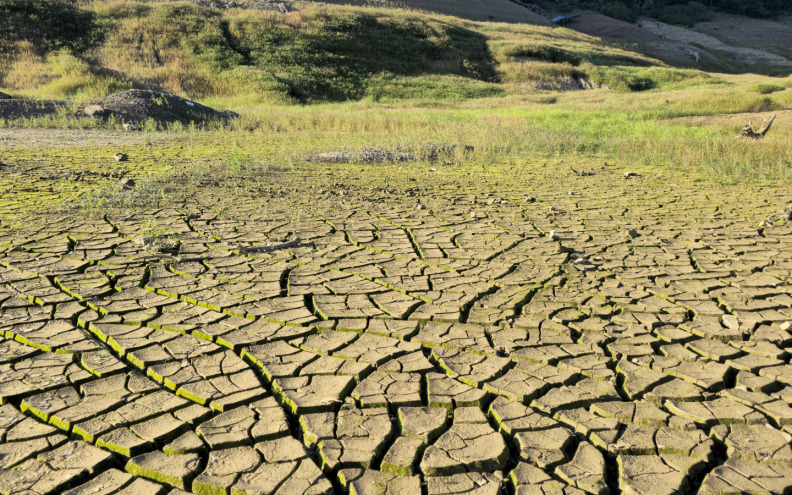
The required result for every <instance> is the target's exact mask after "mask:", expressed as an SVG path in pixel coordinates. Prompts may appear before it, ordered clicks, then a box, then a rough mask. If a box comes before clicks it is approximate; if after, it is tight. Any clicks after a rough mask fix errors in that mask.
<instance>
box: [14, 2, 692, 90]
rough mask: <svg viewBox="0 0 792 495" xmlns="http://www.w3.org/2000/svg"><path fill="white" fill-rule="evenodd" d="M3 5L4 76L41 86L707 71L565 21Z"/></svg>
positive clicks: (657, 77)
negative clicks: (679, 66)
mask: <svg viewBox="0 0 792 495" xmlns="http://www.w3.org/2000/svg"><path fill="white" fill-rule="evenodd" d="M0 14H5V15H0V33H3V36H0V88H2V89H3V90H5V91H7V92H11V93H13V94H19V95H22V96H31V97H38V98H57V97H63V96H76V97H78V98H90V97H95V96H102V95H105V94H107V93H110V92H113V91H117V90H120V89H127V88H131V87H137V88H146V89H161V90H166V91H170V92H174V93H179V94H186V95H189V96H190V97H192V98H206V97H221V96H222V97H237V98H240V99H244V100H246V101H258V102H262V101H289V100H294V101H299V102H316V101H341V100H349V99H361V98H371V99H375V100H394V99H396V100H398V99H402V98H405V97H414V96H415V95H416V94H424V95H426V96H427V97H429V98H432V99H448V98H451V99H464V98H471V97H473V98H476V97H489V96H495V95H502V94H506V93H508V92H514V91H518V90H519V88H523V89H525V88H528V89H531V88H533V87H536V86H539V87H542V88H545V89H553V88H556V87H561V86H563V85H564V84H568V83H569V79H570V78H573V77H577V78H581V77H588V78H590V79H591V80H592V81H593V82H595V83H599V84H604V85H607V86H609V87H611V88H614V89H617V90H624V91H630V90H645V89H650V88H655V87H662V86H664V85H665V84H667V83H669V82H678V81H679V80H680V79H682V80H689V81H690V82H706V79H707V77H706V76H703V75H701V74H699V73H696V72H690V71H689V72H685V71H675V70H672V69H668V68H662V69H657V68H658V67H661V66H662V64H661V63H660V62H658V61H656V60H653V59H650V58H647V57H645V56H642V55H640V54H638V53H635V52H631V51H628V50H625V49H623V48H621V47H617V46H612V45H608V44H605V43H603V42H601V41H600V40H599V39H597V38H593V37H590V36H587V35H584V34H581V33H577V32H574V31H571V30H567V29H554V28H550V27H542V26H531V25H517V24H497V23H478V22H472V21H465V20H462V19H458V18H453V17H446V16H439V15H424V14H417V13H410V12H407V11H401V10H396V9H371V8H367V9H363V8H354V7H344V6H329V5H318V4H304V5H301V6H300V7H299V8H298V10H296V11H294V12H291V13H289V14H281V13H275V12H261V11H254V10H241V9H232V10H230V11H223V12H218V11H215V10H211V9H208V8H202V7H197V6H195V5H193V4H189V3H186V2H185V3H178V2H177V3H171V2H168V3H143V2H137V1H121V0H113V1H96V2H91V3H86V4H84V5H83V7H81V8H78V7H74V6H73V5H72V4H71V3H61V2H59V1H57V0H33V1H29V0H0ZM39 40H43V42H40V41H39ZM650 67H651V68H654V69H653V70H647V68H650Z"/></svg>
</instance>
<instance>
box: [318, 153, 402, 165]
mask: <svg viewBox="0 0 792 495" xmlns="http://www.w3.org/2000/svg"><path fill="white" fill-rule="evenodd" d="M415 159H416V157H415V155H413V154H411V153H398V152H393V151H385V150H363V151H338V152H328V153H316V154H314V155H310V156H309V157H308V158H307V161H309V162H320V163H365V164H383V163H403V162H408V161H412V160H415Z"/></svg>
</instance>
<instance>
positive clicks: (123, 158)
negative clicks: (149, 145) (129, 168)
mask: <svg viewBox="0 0 792 495" xmlns="http://www.w3.org/2000/svg"><path fill="white" fill-rule="evenodd" d="M127 158H128V157H127V155H126V153H116V154H115V155H113V159H115V161H117V162H125V161H127Z"/></svg>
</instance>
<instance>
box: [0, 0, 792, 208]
mask: <svg viewBox="0 0 792 495" xmlns="http://www.w3.org/2000/svg"><path fill="white" fill-rule="evenodd" d="M8 1H9V0H0V5H2V2H8ZM85 9H88V10H87V12H89V14H90V19H91V22H92V23H93V24H96V25H98V26H100V27H101V30H102V36H92V37H91V38H90V39H91V45H90V46H88V47H83V48H82V49H81V50H76V49H72V48H69V47H67V46H64V45H53V47H52V49H50V50H49V51H48V52H46V53H39V52H36V51H32V50H28V49H26V48H25V46H26V45H25V42H24V41H20V42H17V43H16V44H15V45H14V46H15V48H14V50H11V51H9V52H7V53H6V55H3V57H5V58H4V59H3V60H4V64H5V65H4V67H7V68H8V70H6V71H3V72H2V73H1V74H0V77H2V79H1V80H0V90H5V91H7V92H11V93H12V94H17V95H28V96H31V97H39V98H42V97H63V96H68V95H71V96H73V97H74V98H76V103H75V105H74V107H73V108H70V109H68V110H64V111H63V112H62V113H60V114H59V115H56V116H54V117H47V118H39V119H26V120H19V121H12V122H6V123H3V122H0V126H3V125H5V126H7V127H65V128H83V129H93V128H99V127H106V128H111V129H113V128H114V129H118V130H121V127H120V126H121V123H120V122H117V121H114V120H110V121H109V122H107V123H100V122H98V121H93V120H85V119H78V118H76V117H74V115H73V114H74V110H75V109H76V108H79V105H80V104H81V102H84V101H85V100H86V99H87V98H89V97H94V96H102V95H105V94H107V93H110V92H112V91H116V90H118V89H123V88H127V87H144V88H155V89H156V88H159V89H162V90H165V91H170V92H174V93H177V94H181V95H184V96H187V97H190V98H193V99H199V100H200V101H201V102H202V103H205V104H208V105H210V106H213V107H216V108H228V109H231V110H235V111H237V112H239V113H240V114H242V116H243V117H242V118H240V119H238V120H237V121H235V122H232V123H230V124H228V125H226V126H221V125H220V124H215V125H210V126H205V127H203V128H202V129H200V130H199V129H197V128H194V127H184V126H181V125H175V126H170V127H169V128H168V129H167V132H169V133H173V134H175V135H185V134H186V135H189V136H190V140H191V141H193V140H194V141H195V142H196V143H201V146H203V145H206V146H208V147H209V148H208V149H209V150H210V151H207V155H208V156H211V157H213V158H214V159H216V160H219V161H220V162H222V163H224V164H225V165H224V167H225V168H224V169H223V170H224V171H223V172H222V173H229V174H231V176H236V177H243V176H249V177H250V176H255V175H257V174H263V173H267V171H268V170H274V169H277V168H278V167H281V166H287V167H288V166H290V164H293V163H297V162H300V161H302V160H304V158H305V157H306V156H307V155H308V154H310V153H312V152H321V151H340V150H359V149H365V148H383V149H391V150H396V149H397V148H398V146H399V145H400V144H404V143H408V144H409V143H412V144H416V143H440V144H460V145H471V146H474V147H475V150H476V151H475V152H473V153H466V154H464V156H462V155H458V156H453V157H452V158H450V159H449V161H450V162H453V163H457V164H460V165H471V166H473V167H479V166H481V167H488V166H490V165H492V166H494V165H495V164H502V163H509V162H512V161H514V160H518V159H522V158H523V157H526V156H530V157H536V158H537V159H563V158H565V157H569V158H574V159H581V160H593V161H595V162H596V161H600V160H602V161H609V162H611V163H613V162H618V163H623V164H624V166H625V168H633V167H644V168H645V169H655V170H658V171H659V170H663V171H681V172H683V173H685V174H687V175H689V176H693V177H697V178H699V179H705V180H711V181H720V182H740V181H746V180H783V181H788V180H790V178H792V177H791V176H792V174H791V173H790V170H792V153H790V144H789V143H792V131H791V130H790V126H788V125H784V124H783V117H781V118H780V119H779V121H778V122H777V124H776V126H774V128H773V129H772V131H771V133H770V134H769V135H768V136H767V138H765V139H764V140H762V141H761V142H758V143H757V142H748V141H744V140H739V139H735V136H737V134H738V133H739V130H740V127H741V126H742V125H743V124H744V123H745V122H747V120H750V119H748V118H744V119H743V118H740V119H738V120H735V121H730V120H725V119H723V118H720V117H717V116H718V115H721V114H723V115H729V114H738V113H742V112H768V111H782V110H783V109H784V108H789V107H792V79H791V78H786V79H782V78H768V77H763V76H756V75H744V76H732V75H722V74H707V73H704V72H701V71H693V70H682V69H675V68H671V67H667V66H665V65H663V64H662V63H660V62H658V61H656V60H653V59H650V58H647V57H645V56H643V55H641V54H639V53H636V52H632V51H629V50H627V49H625V48H623V47H620V46H615V45H609V44H607V43H603V42H602V41H600V40H598V39H596V38H593V37H590V36H587V35H585V34H582V33H578V32H575V31H571V30H568V29H563V28H557V29H554V28H546V27H540V26H531V25H513V24H498V23H477V22H470V21H463V20H460V19H455V18H452V17H444V16H439V15H426V14H419V13H412V12H406V11H401V10H393V9H371V8H352V7H342V6H319V5H308V6H305V7H303V8H302V10H300V11H297V12H292V13H290V14H276V13H272V12H258V11H242V10H231V11H228V12H222V13H220V12H216V11H212V10H208V9H203V8H199V7H195V6H194V5H189V4H186V3H167V4H156V3H141V2H135V1H112V2H94V3H91V4H88V6H86V7H85ZM93 24H92V25H93ZM572 78H588V79H590V80H592V81H594V82H596V83H600V84H603V85H605V86H607V87H608V88H610V89H600V90H590V91H574V92H557V91H538V90H537V89H536V88H537V86H539V87H543V88H550V89H552V88H560V87H562V86H563V85H564V84H567V83H568V82H569V81H571V80H572ZM708 116H712V117H711V118H710V117H708ZM693 117H695V118H696V119H698V120H695V119H694V120H690V119H691V118H693ZM753 120H754V121H755V122H754V123H755V124H756V123H757V121H759V122H760V121H761V118H754V119H753ZM144 128H145V130H147V131H151V132H153V131H155V130H156V129H157V126H156V125H155V124H154V123H153V122H152V123H149V124H147V125H146V126H144ZM207 143H208V144H207ZM211 143H215V144H216V147H212V146H211ZM273 167H274V168H273ZM197 173H198V172H197V171H196V174H197ZM206 173H209V172H206ZM211 173H212V174H216V173H220V172H218V171H216V170H215V171H212V172H211ZM143 190H145V188H141V191H143ZM135 194H137V193H135ZM139 200H142V201H144V202H145V201H153V202H155V203H156V202H157V201H158V199H157V195H156V194H148V193H145V194H141V196H140V198H138V199H136V198H135V197H132V196H130V195H127V194H119V193H117V192H115V191H112V190H110V191H109V192H108V191H105V192H104V193H102V192H101V191H92V192H90V193H86V194H85V195H83V197H82V199H80V201H83V202H84V204H83V205H81V206H80V207H81V208H83V209H85V210H86V211H92V210H101V208H103V207H104V206H105V205H117V206H120V207H123V206H124V205H134V204H138V203H139V202H140V201H139Z"/></svg>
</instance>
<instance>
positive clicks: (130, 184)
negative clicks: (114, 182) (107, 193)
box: [118, 179, 135, 190]
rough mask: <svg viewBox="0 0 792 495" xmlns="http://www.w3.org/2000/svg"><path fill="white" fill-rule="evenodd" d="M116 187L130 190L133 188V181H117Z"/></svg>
mask: <svg viewBox="0 0 792 495" xmlns="http://www.w3.org/2000/svg"><path fill="white" fill-rule="evenodd" d="M118 187H120V188H121V189H127V190H129V189H132V188H134V187H135V181H134V180H132V179H126V180H120V181H118Z"/></svg>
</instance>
